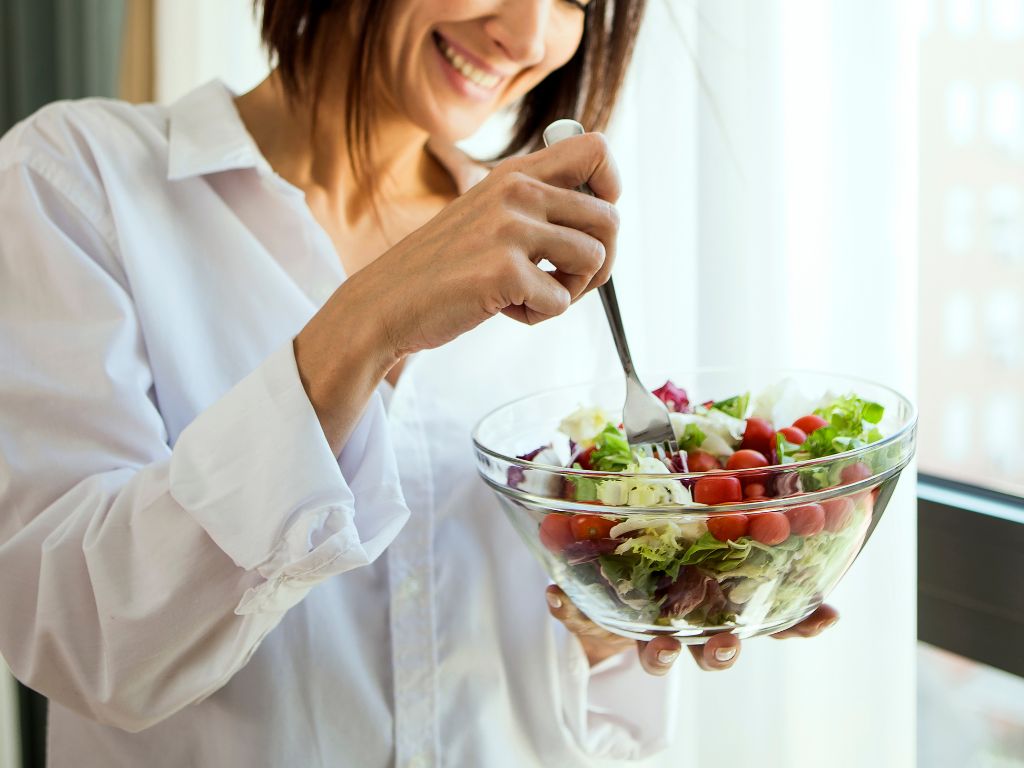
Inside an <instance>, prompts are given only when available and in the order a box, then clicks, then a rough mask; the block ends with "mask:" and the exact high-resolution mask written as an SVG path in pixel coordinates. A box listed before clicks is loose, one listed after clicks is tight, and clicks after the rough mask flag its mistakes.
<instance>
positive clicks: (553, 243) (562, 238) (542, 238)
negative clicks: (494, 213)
mask: <svg viewBox="0 0 1024 768" xmlns="http://www.w3.org/2000/svg"><path fill="white" fill-rule="evenodd" d="M531 241H532V242H531V243H530V251H531V261H535V262H537V261H540V260H541V259H547V260H548V261H549V262H551V264H553V265H554V267H555V271H554V272H550V273H548V274H550V275H551V276H552V277H554V278H555V280H557V281H558V282H559V283H561V284H562V286H564V287H565V289H566V290H567V291H569V296H570V299H571V300H572V301H576V299H578V298H580V297H581V296H582V295H583V294H584V293H585V292H586V290H587V288H588V287H589V286H590V284H591V282H593V280H594V278H595V276H596V275H597V274H598V272H600V271H601V270H602V269H604V267H605V264H606V262H607V261H608V258H607V251H606V247H605V244H604V243H602V242H601V241H600V240H598V239H596V238H594V237H591V236H590V235H588V234H586V233H584V232H580V231H578V230H576V229H571V228H569V227H562V226H558V225H555V224H547V223H538V224H537V225H536V226H535V227H534V228H533V231H532V232H531Z"/></svg>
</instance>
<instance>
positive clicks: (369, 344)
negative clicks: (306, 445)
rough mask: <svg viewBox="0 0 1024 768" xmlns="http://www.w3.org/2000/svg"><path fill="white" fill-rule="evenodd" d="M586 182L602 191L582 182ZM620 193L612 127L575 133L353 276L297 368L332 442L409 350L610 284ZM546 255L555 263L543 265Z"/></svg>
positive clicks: (306, 342)
mask: <svg viewBox="0 0 1024 768" xmlns="http://www.w3.org/2000/svg"><path fill="white" fill-rule="evenodd" d="M583 183H587V184H589V186H590V188H591V190H593V192H594V196H593V197H592V196H590V195H586V194H584V193H582V192H579V191H577V190H576V188H577V187H578V186H580V185H581V184H583ZM619 193H620V180H619V175H618V172H617V170H616V168H615V165H614V163H613V161H612V159H611V156H610V154H609V150H608V144H607V142H606V140H605V139H604V137H603V136H602V135H601V134H596V133H591V134H585V135H583V136H579V137H575V138H572V139H568V140H566V141H562V142H559V143H558V144H555V145H553V146H551V147H549V148H547V149H543V150H540V151H538V152H535V153H533V154H530V155H525V156H522V157H515V158H510V159H508V160H505V161H504V162H502V163H501V164H500V165H498V166H497V167H496V168H495V169H494V170H493V171H491V173H490V174H489V175H488V176H487V178H486V179H484V180H483V181H482V182H480V183H479V184H478V185H477V186H475V187H474V188H473V189H471V190H470V191H469V192H467V193H466V194H465V195H462V196H461V197H459V198H458V199H456V200H455V201H454V202H452V203H451V204H450V205H448V206H447V207H446V208H445V209H444V210H443V211H442V212H441V213H439V214H438V215H437V216H436V217H434V218H433V219H432V220H431V221H429V222H428V223H427V224H426V225H424V226H423V227H421V228H420V229H418V230H416V231H415V232H413V233H412V234H410V235H409V236H408V237H406V238H405V239H404V240H402V241H401V242H399V243H398V244H397V245H395V246H394V247H393V248H391V249H390V250H389V251H387V252H386V253H384V254H383V255H381V256H380V257H379V258H378V259H376V260H375V261H374V262H373V263H372V264H370V265H369V266H367V267H366V268H364V269H362V270H360V271H359V272H357V273H356V274H355V275H353V276H352V277H350V278H349V279H348V280H346V281H345V283H344V284H343V285H342V286H341V287H340V288H339V289H338V291H336V292H335V294H334V295H333V296H332V297H331V298H330V299H329V300H328V302H327V304H326V305H325V306H324V307H323V308H322V309H321V311H320V312H318V313H317V315H316V316H315V317H314V318H313V319H312V320H311V321H310V323H309V324H308V325H307V326H306V328H304V329H303V330H302V332H301V333H300V334H299V336H298V337H297V338H296V342H295V352H296V361H297V363H298V366H299V373H300V376H301V377H302V379H303V383H304V385H305V386H306V391H307V393H308V394H309V396H310V400H311V402H312V403H313V406H314V408H315V409H316V411H317V415H318V416H319V417H320V421H321V424H323V426H324V431H325V433H326V434H327V436H328V439H329V440H330V441H331V443H332V445H334V447H335V448H340V445H341V443H343V442H344V438H345V437H346V436H347V434H348V431H349V430H350V429H351V428H352V426H354V424H355V421H356V420H357V419H358V416H359V413H360V412H361V411H362V403H364V402H365V399H366V398H367V397H369V394H370V392H371V391H372V389H373V387H375V386H376V384H377V383H378V382H379V381H380V379H381V378H382V377H383V376H384V374H385V373H387V371H388V370H389V369H390V368H391V366H393V365H394V364H395V363H396V362H397V361H398V360H400V359H401V358H402V357H404V356H405V355H408V354H410V353H413V352H417V351H419V350H423V349H430V348H433V347H438V346H441V345H442V344H445V343H447V342H449V341H451V340H452V339H454V338H456V337H457V336H459V335H461V334H463V333H465V332H466V331H468V330H471V329H472V328H475V327H476V326H477V325H479V324H480V323H482V322H483V321H484V320H486V319H488V318H490V317H493V316H494V315H496V314H498V313H499V312H501V313H504V314H506V315H508V316H510V317H512V318H515V319H516V320H519V321H521V322H524V323H530V324H533V323H537V322H540V321H542V320H546V319H548V318H550V317H554V316H556V315H559V314H561V313H562V312H564V311H565V310H566V309H567V308H568V307H569V305H570V304H571V303H572V302H573V301H575V300H576V299H578V298H580V297H581V296H582V295H583V294H585V293H586V292H587V291H589V290H590V289H592V288H595V287H597V286H598V285H601V284H603V283H604V282H606V281H607V280H608V277H609V275H610V274H611V268H612V264H613V263H614V260H615V238H616V235H617V233H618V226H619V220H618V214H617V212H616V209H615V206H614V203H615V201H616V200H617V199H618V197H619ZM544 259H546V260H547V261H548V262H550V263H551V264H552V265H553V266H554V271H551V272H546V271H544V270H543V269H541V268H540V267H539V266H538V264H539V262H540V261H542V260H544ZM364 395H365V396H364ZM353 399H354V400H355V401H356V402H358V404H359V407H358V409H356V410H354V411H353V408H352V402H353Z"/></svg>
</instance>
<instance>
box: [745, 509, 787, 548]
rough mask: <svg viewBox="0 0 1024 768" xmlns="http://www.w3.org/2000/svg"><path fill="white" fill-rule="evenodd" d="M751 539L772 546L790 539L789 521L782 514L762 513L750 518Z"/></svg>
mask: <svg viewBox="0 0 1024 768" xmlns="http://www.w3.org/2000/svg"><path fill="white" fill-rule="evenodd" d="M750 538H752V539H753V540H754V541H759V542H761V543H762V544H767V545H768V546H772V545H775V544H781V543H782V542H784V541H785V540H786V539H788V538H789V520H788V519H787V518H786V516H785V515H784V514H782V513H781V512H761V513H760V514H756V515H751V516H750Z"/></svg>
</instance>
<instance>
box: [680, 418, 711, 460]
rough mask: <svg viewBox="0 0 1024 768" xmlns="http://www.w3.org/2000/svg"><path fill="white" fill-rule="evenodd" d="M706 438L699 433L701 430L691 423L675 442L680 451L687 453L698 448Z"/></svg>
mask: <svg viewBox="0 0 1024 768" xmlns="http://www.w3.org/2000/svg"><path fill="white" fill-rule="evenodd" d="M706 438H707V435H705V434H704V433H703V432H702V431H701V428H700V427H698V426H697V425H696V424H694V423H693V422H692V421H691V422H690V423H689V424H687V425H686V427H684V428H683V434H682V435H680V437H679V440H678V441H677V442H678V443H679V448H680V450H683V451H687V452H689V451H695V450H697V449H698V448H700V446H701V445H702V444H703V442H704V440H705V439H706Z"/></svg>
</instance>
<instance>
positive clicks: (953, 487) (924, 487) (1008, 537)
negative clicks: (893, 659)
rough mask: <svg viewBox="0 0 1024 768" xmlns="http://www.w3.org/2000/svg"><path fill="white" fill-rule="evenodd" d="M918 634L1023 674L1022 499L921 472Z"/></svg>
mask: <svg viewBox="0 0 1024 768" xmlns="http://www.w3.org/2000/svg"><path fill="white" fill-rule="evenodd" d="M917 488H918V505H917V523H918V558H917V626H918V629H917V637H918V640H920V641H922V642H926V643H929V644H930V645H934V646H937V647H938V648H942V649H944V650H947V651H950V652H952V653H955V654H957V655H959V656H963V657H965V658H968V659H971V660H973V661H977V662H980V663H982V664H986V665H988V666H991V667H995V668H997V669H1001V670H1003V671H1005V672H1009V673H1011V674H1013V675H1017V676H1020V677H1024V499H1022V498H1019V497H1016V496H1013V495H1010V494H1006V493H1001V492H999V491H993V490H989V489H986V488H981V487H977V486H972V485H968V484H966V483H961V482H957V481H954V480H949V479H946V478H943V477H939V476H936V475H930V474H926V473H921V474H919V475H918V483H917Z"/></svg>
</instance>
